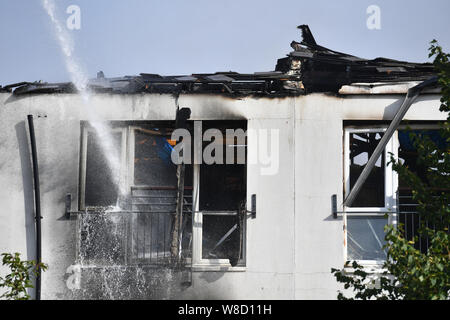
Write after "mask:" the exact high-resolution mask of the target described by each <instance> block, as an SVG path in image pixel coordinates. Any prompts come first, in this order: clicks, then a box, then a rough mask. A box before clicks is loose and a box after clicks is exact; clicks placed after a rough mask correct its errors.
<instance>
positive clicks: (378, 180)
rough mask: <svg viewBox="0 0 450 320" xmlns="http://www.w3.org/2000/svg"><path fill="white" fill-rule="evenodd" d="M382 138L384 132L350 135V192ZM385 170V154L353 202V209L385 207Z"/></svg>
mask: <svg viewBox="0 0 450 320" xmlns="http://www.w3.org/2000/svg"><path fill="white" fill-rule="evenodd" d="M382 136H383V132H362V133H359V132H358V133H357V132H353V133H350V168H349V170H350V190H351V189H352V188H353V186H354V184H355V183H356V180H357V179H358V177H359V175H360V174H361V172H362V171H363V169H364V167H365V166H366V164H367V161H369V158H370V157H371V156H372V154H373V152H374V151H375V148H376V146H377V145H378V143H379V142H380V140H381V137H382ZM385 170H386V168H385V156H384V152H383V154H382V155H381V156H380V158H379V159H378V161H377V162H376V163H375V167H374V168H373V170H372V172H371V173H370V174H369V177H368V178H367V180H366V181H365V183H364V185H363V186H362V188H361V190H360V191H359V193H358V195H357V197H356V198H355V200H354V201H353V204H352V205H351V206H352V207H384V206H385V203H384V198H385V183H384V177H385Z"/></svg>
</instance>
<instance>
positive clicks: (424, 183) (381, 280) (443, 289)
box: [331, 40, 450, 300]
mask: <svg viewBox="0 0 450 320" xmlns="http://www.w3.org/2000/svg"><path fill="white" fill-rule="evenodd" d="M429 57H434V66H435V68H436V70H437V72H438V83H439V86H440V87H441V92H442V98H441V105H440V110H441V111H442V112H446V113H447V120H446V121H445V122H444V123H443V124H442V126H441V129H440V135H441V137H442V138H443V141H445V143H444V145H438V144H437V143H435V142H433V141H432V140H431V139H430V138H429V137H428V136H425V135H421V134H418V133H414V132H410V138H411V139H412V141H413V144H414V147H415V149H416V150H417V153H418V160H417V161H418V165H420V166H421V167H422V168H424V172H425V174H424V175H422V176H419V175H418V174H417V173H415V172H412V171H411V170H410V168H409V167H408V166H406V165H404V164H402V163H401V162H399V161H397V160H396V159H394V158H393V157H392V155H391V161H390V163H389V164H390V165H392V167H393V169H394V170H395V171H396V172H397V173H398V176H399V178H400V179H403V181H404V182H405V183H406V184H407V185H408V186H409V187H410V188H411V190H412V197H413V200H414V201H415V202H416V203H417V204H418V207H417V211H418V214H420V217H421V221H420V226H419V229H418V234H417V235H416V236H415V237H414V239H413V240H412V241H411V240H410V241H408V240H407V239H406V238H405V237H404V234H403V226H402V225H399V226H398V227H397V228H395V227H394V226H392V225H388V226H386V227H385V233H386V236H385V240H386V245H385V246H384V249H385V250H386V251H387V259H386V261H385V263H384V265H383V270H384V271H383V272H382V273H381V274H380V273H379V274H371V273H369V272H367V270H366V269H364V268H363V267H362V266H361V265H359V264H357V263H356V262H352V263H351V262H347V263H346V267H351V268H352V270H353V271H352V272H351V273H348V272H346V271H345V270H346V269H343V270H339V269H334V268H333V269H331V271H332V273H333V274H334V276H335V277H336V280H337V281H338V282H340V283H343V284H344V288H345V289H350V290H352V291H353V297H352V298H347V297H346V296H344V294H343V293H342V292H339V293H338V299H363V300H365V299H389V300H391V299H408V300H414V299H420V300H428V299H432V300H436V299H450V241H449V240H450V239H449V230H448V226H449V225H450V207H449V204H450V201H449V200H450V199H449V197H450V148H449V145H450V143H449V142H450V121H449V120H450V112H449V111H450V63H449V57H450V55H449V54H447V53H444V52H443V50H442V48H441V47H440V46H439V45H438V43H437V41H436V40H433V41H432V42H431V46H430V48H429ZM419 236H421V237H427V238H428V239H429V243H430V245H429V247H428V251H427V252H426V253H422V252H421V251H419V250H417V249H416V248H415V247H414V243H415V242H417V241H418V240H419Z"/></svg>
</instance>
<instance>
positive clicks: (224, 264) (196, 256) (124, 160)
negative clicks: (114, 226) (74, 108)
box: [78, 120, 248, 271]
mask: <svg viewBox="0 0 450 320" xmlns="http://www.w3.org/2000/svg"><path fill="white" fill-rule="evenodd" d="M206 121H208V120H206ZM225 121H234V120H225ZM239 121H242V122H243V121H244V120H239ZM106 122H107V123H109V124H110V125H111V126H110V127H111V129H112V131H117V132H122V143H121V153H120V157H121V169H120V170H121V173H120V183H121V187H123V188H126V190H127V192H131V188H132V187H143V186H144V187H145V186H146V185H137V184H135V183H134V155H135V130H136V129H138V128H140V127H143V126H146V127H148V126H154V127H163V126H166V127H169V126H168V124H172V123H173V125H174V124H175V121H171V120H161V121H106ZM247 125H248V122H247V120H245V130H244V131H245V132H247ZM91 131H92V132H93V131H95V129H94V128H92V127H91V126H90V125H89V123H88V122H87V121H82V122H81V137H80V140H81V141H80V164H79V195H78V203H79V210H80V211H84V210H90V209H95V207H89V206H85V190H86V168H87V142H88V141H87V140H88V133H89V132H91ZM224 154H225V150H224ZM192 160H193V157H192ZM191 167H192V171H193V172H192V179H193V181H192V184H193V186H192V189H193V190H192V195H193V203H192V212H193V215H192V256H191V257H190V258H187V259H186V260H185V261H186V264H190V265H192V267H193V268H194V269H197V270H201V269H206V270H207V271H210V270H214V269H217V268H219V269H220V270H225V271H245V270H246V256H247V248H246V242H247V241H246V240H247V221H246V220H247V219H246V218H245V219H244V220H243V230H242V232H243V239H242V242H243V243H242V254H241V256H242V258H241V259H239V261H238V264H237V265H236V266H231V264H230V261H229V259H204V258H202V240H203V237H202V233H203V214H207V215H231V214H234V213H235V211H231V210H230V211H226V210H217V211H208V212H207V213H206V211H205V213H204V212H203V211H200V210H199V204H200V202H199V199H200V198H199V195H200V194H199V192H201V190H200V165H199V164H194V163H193V164H192V166H191ZM247 173H248V164H247V163H245V178H244V181H245V184H246V185H247V184H248V183H247V182H248V181H247V180H248V179H247ZM245 198H246V199H247V200H248V190H247V188H246V194H245ZM97 208H98V207H97ZM127 236H128V237H131V238H132V237H133V236H132V235H131V234H130V235H127ZM129 254H130V253H127V257H126V261H127V263H128V262H131V264H133V262H132V261H134V260H136V259H135V258H134V257H133V256H129Z"/></svg>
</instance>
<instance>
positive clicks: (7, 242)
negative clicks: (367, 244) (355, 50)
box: [0, 93, 445, 299]
mask: <svg viewBox="0 0 450 320" xmlns="http://www.w3.org/2000/svg"><path fill="white" fill-rule="evenodd" d="M402 100H403V95H389V96H388V95H383V96H375V95H364V96H363V95H359V96H346V97H335V96H328V95H324V94H311V95H307V96H301V97H286V98H254V97H253V98H252V97H246V98H239V99H233V98H228V97H222V96H217V95H181V96H180V97H179V99H178V103H179V105H180V107H189V108H191V110H192V116H191V119H193V120H218V119H223V120H226V119H227V120H231V119H247V120H248V128H254V129H258V128H263V129H271V128H274V129H279V137H280V167H279V172H278V174H276V175H273V176H261V175H260V167H259V166H258V165H248V172H247V194H248V198H249V200H250V195H251V194H257V218H256V219H254V220H253V219H249V220H248V221H247V268H246V270H245V271H233V272H231V271H229V272H226V271H225V272H211V271H208V272H200V271H198V272H194V274H193V285H192V286H191V287H190V288H188V289H186V290H184V291H182V292H181V293H180V294H179V295H177V296H175V298H187V299H189V298H192V299H335V298H336V296H337V293H336V290H337V289H338V285H337V283H336V281H335V279H334V277H333V276H332V274H331V273H330V269H331V268H332V267H342V265H343V262H344V261H343V232H342V220H341V219H337V220H334V219H332V217H331V208H330V197H331V195H332V194H337V195H338V203H342V179H343V158H342V154H343V145H342V141H343V139H342V134H343V126H342V121H343V120H351V119H355V120H363V119H368V120H389V119H391V118H392V116H393V114H394V113H395V111H396V109H397V108H398V107H399V106H400V104H401V102H402ZM175 103H176V100H175V98H174V97H173V96H171V95H160V94H136V95H109V94H99V95H95V96H94V97H93V98H92V100H91V102H90V108H92V109H93V110H95V113H96V114H98V115H99V117H100V118H101V119H104V120H174V119H175V111H176V104H175ZM438 109H439V96H436V95H425V96H423V97H421V98H420V99H419V100H418V102H416V103H415V104H414V105H413V106H412V107H411V110H410V111H409V112H408V113H407V115H406V117H405V118H406V119H410V120H443V119H445V115H444V114H443V113H441V112H439V110H438ZM28 114H33V115H34V118H35V130H36V138H37V151H38V158H39V169H40V180H41V202H42V215H43V217H44V219H43V220H42V234H43V242H42V250H43V261H44V262H46V263H48V264H49V270H48V271H46V272H45V273H44V274H43V283H42V297H43V298H44V299H70V298H71V293H70V291H69V290H68V289H67V287H66V283H65V282H66V279H67V277H68V275H67V274H66V269H67V267H68V266H70V265H71V264H73V263H74V261H75V223H74V221H67V220H64V219H62V217H63V215H64V207H65V205H64V197H65V195H66V193H71V194H72V199H73V203H72V208H73V209H76V208H77V198H78V170H79V150H80V120H87V116H86V111H85V110H84V109H83V107H82V100H81V99H80V97H78V96H77V95H72V94H62V95H56V94H52V95H33V96H25V97H19V98H16V97H13V96H11V95H10V94H7V93H1V94H0V185H1V186H2V191H3V192H1V193H0V208H1V210H0V252H21V253H22V254H23V256H24V257H26V258H28V259H33V258H34V252H35V247H34V218H33V211H32V210H33V189H32V175H31V173H32V171H31V163H30V160H29V159H30V155H29V149H28V125H27V123H26V118H27V115H28ZM248 152H249V153H252V152H255V149H254V144H252V141H251V140H249V142H248ZM0 272H4V270H1V269H0Z"/></svg>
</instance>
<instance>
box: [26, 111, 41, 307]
mask: <svg viewBox="0 0 450 320" xmlns="http://www.w3.org/2000/svg"><path fill="white" fill-rule="evenodd" d="M28 127H29V129H30V143H31V160H32V162H33V181H34V203H35V220H36V262H37V263H38V267H37V270H36V271H37V276H36V300H41V267H40V263H41V253H42V250H41V249H42V247H41V219H42V216H41V196H40V188H39V168H38V160H37V152H36V137H35V135H34V124H33V115H31V114H29V115H28Z"/></svg>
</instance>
